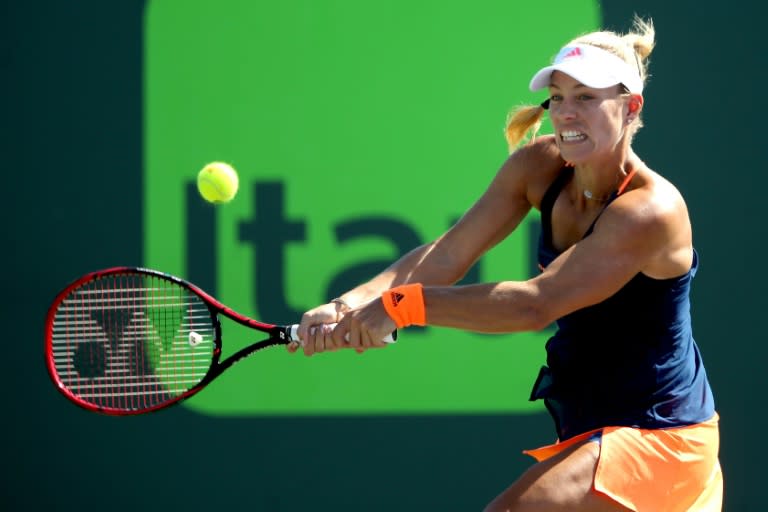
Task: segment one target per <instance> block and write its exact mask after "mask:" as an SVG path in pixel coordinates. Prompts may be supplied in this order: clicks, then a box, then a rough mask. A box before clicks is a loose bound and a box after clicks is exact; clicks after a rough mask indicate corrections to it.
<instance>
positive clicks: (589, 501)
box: [485, 441, 629, 512]
mask: <svg viewBox="0 0 768 512" xmlns="http://www.w3.org/2000/svg"><path fill="white" fill-rule="evenodd" d="M599 456H600V445H599V443H598V442H596V441H584V442H583V443H579V444H576V445H574V446H572V447H570V448H568V449H567V450H564V451H563V452H562V453H559V454H557V455H555V456H554V457H551V458H549V459H547V460H545V461H543V462H539V463H538V464H536V465H534V466H531V468H529V469H528V470H527V471H526V472H525V473H523V475H522V476H521V477H520V478H519V479H518V480H517V481H516V482H515V483H513V484H512V485H511V486H509V487H508V488H507V489H506V490H504V492H502V493H501V494H500V495H499V496H497V497H496V498H495V499H494V500H493V501H492V502H491V503H490V504H489V505H488V506H487V507H486V509H485V512H502V511H504V512H533V511H538V512H542V511H546V512H559V511H569V512H580V511H584V512H587V511H589V512H627V511H628V510H629V509H627V508H626V507H624V506H622V505H620V504H618V503H616V502H615V501H613V500H611V499H610V498H607V497H605V496H602V495H599V494H596V493H595V491H594V490H593V485H592V484H593V481H594V478H595V469H596V468H597V460H598V457H599Z"/></svg>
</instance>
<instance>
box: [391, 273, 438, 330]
mask: <svg viewBox="0 0 768 512" xmlns="http://www.w3.org/2000/svg"><path fill="white" fill-rule="evenodd" d="M381 302H382V303H383V304H384V309H385V310H386V311H387V314H388V315H389V317H390V318H391V319H392V320H393V321H394V322H395V325H397V328H398V329H400V328H401V327H408V326H409V325H426V323H427V314H426V311H425V309H424V291H423V289H422V286H421V283H413V284H404V285H401V286H395V287H394V288H391V289H389V290H387V291H385V292H384V293H382V294H381Z"/></svg>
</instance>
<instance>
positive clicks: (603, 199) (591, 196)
mask: <svg viewBox="0 0 768 512" xmlns="http://www.w3.org/2000/svg"><path fill="white" fill-rule="evenodd" d="M636 172H637V168H635V169H632V170H631V171H630V172H629V173H628V174H627V175H626V176H625V177H624V181H622V182H621V185H619V188H618V189H617V190H616V192H614V193H615V194H616V195H617V196H618V195H620V194H621V193H622V192H624V189H625V188H627V185H629V182H630V181H631V180H632V177H633V176H634V175H635V173H636ZM583 194H584V197H586V198H587V199H589V200H590V201H599V202H601V203H605V202H606V201H608V200H609V199H610V198H611V196H612V195H613V194H611V195H608V196H603V197H595V194H593V193H592V191H591V190H587V189H586V188H585V189H584V192H583Z"/></svg>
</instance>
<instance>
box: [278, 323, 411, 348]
mask: <svg viewBox="0 0 768 512" xmlns="http://www.w3.org/2000/svg"><path fill="white" fill-rule="evenodd" d="M329 325H330V326H331V327H336V324H329ZM288 336H289V341H298V342H299V343H301V339H300V338H299V324H293V325H291V326H289V327H288ZM346 337H347V340H348V339H349V334H347V336H346ZM381 341H383V342H384V343H394V342H395V341H397V331H393V332H392V333H391V334H387V335H386V336H384V339H382V340H381Z"/></svg>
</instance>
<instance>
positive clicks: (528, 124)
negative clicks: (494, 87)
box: [504, 16, 656, 151]
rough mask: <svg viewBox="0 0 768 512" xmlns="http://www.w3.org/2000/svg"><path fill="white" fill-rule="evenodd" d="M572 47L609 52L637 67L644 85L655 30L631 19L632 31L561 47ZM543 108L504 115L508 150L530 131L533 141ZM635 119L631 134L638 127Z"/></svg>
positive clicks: (592, 35)
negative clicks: (580, 45)
mask: <svg viewBox="0 0 768 512" xmlns="http://www.w3.org/2000/svg"><path fill="white" fill-rule="evenodd" d="M572 44H588V45H591V46H596V47H597V48H600V49H603V50H605V51H608V52H611V53H612V54H614V55H616V56H617V57H619V58H620V59H622V60H623V61H624V62H626V63H627V64H629V65H630V66H634V67H637V70H638V72H639V73H640V78H641V79H642V80H643V83H644V84H645V82H646V80H647V78H648V57H649V56H650V54H651V52H652V51H653V47H654V45H655V44H656V31H655V29H654V28H653V22H652V21H651V20H643V19H642V18H640V17H638V16H635V17H634V19H633V20H632V30H631V31H630V32H628V33H626V34H619V33H616V32H612V31H609V30H601V31H598V32H590V33H588V34H584V35H581V36H579V37H577V38H575V39H573V40H571V41H570V42H569V43H568V44H566V45H565V46H569V45H572ZM545 109H546V107H545V106H544V104H542V105H522V106H520V107H517V108H515V109H514V110H512V111H511V112H510V113H509V115H508V116H507V123H506V128H505V130H504V135H505V137H506V139H507V144H508V145H509V150H510V151H512V150H514V149H515V148H516V147H517V146H518V145H519V144H520V142H521V141H522V140H523V139H524V138H525V136H526V134H528V133H529V132H530V134H531V136H530V141H531V142H533V140H534V139H535V138H536V134H537V133H538V131H539V129H540V128H541V122H542V118H543V117H544V110H545ZM642 125H643V124H642V120H641V119H640V117H639V116H638V119H637V121H636V124H635V128H634V131H633V132H632V133H633V134H634V133H635V132H636V131H637V130H638V129H640V127H641V126H642Z"/></svg>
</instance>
